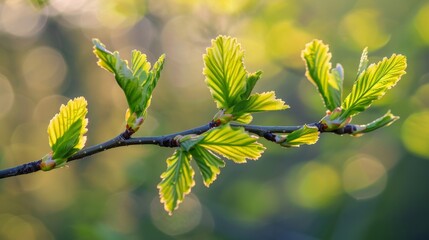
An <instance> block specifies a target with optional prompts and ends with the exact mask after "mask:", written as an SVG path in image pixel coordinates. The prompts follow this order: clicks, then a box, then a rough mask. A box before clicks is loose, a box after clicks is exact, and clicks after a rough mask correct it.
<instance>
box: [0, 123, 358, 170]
mask: <svg viewBox="0 0 429 240" xmlns="http://www.w3.org/2000/svg"><path fill="white" fill-rule="evenodd" d="M319 125H320V124H319V123H310V124H307V126H316V127H318V129H319V131H320V132H332V133H335V134H339V135H342V134H351V133H352V132H353V131H352V130H353V129H355V128H356V126H355V125H352V124H349V125H346V126H345V127H343V128H341V129H337V130H335V131H324V130H323V129H322V128H321V127H320V126H319ZM218 126H219V124H218V123H215V122H210V123H208V124H205V125H202V126H199V127H196V128H192V129H188V130H185V131H182V132H177V133H172V134H168V135H162V136H152V137H136V138H131V137H130V134H129V132H127V131H125V132H123V133H121V134H119V135H118V136H116V137H115V138H113V139H111V140H108V141H106V142H104V143H101V144H97V145H94V146H90V147H86V148H84V149H82V150H80V151H79V152H77V153H76V154H74V155H73V156H71V157H70V158H69V159H68V160H67V162H70V161H74V160H80V159H84V158H86V157H88V156H91V155H94V154H97V153H100V152H103V151H106V150H108V149H111V148H117V147H123V146H129V145H158V146H160V147H171V148H173V147H178V146H179V143H178V142H177V141H176V137H177V136H179V135H181V136H184V135H188V134H197V135H198V134H202V133H204V132H207V131H208V130H210V129H211V128H214V127H218ZM231 126H232V127H243V128H244V129H245V130H246V131H248V132H250V133H253V134H256V135H258V136H260V137H264V138H265V139H267V140H269V141H274V137H275V135H274V133H291V132H293V131H295V130H298V129H300V128H301V127H303V125H299V126H259V125H243V124H235V123H234V124H231ZM40 163H41V160H36V161H33V162H29V163H25V164H22V165H18V166H15V167H12V168H8V169H4V170H0V178H7V177H14V176H18V175H23V174H28V173H33V172H37V171H39V170H41V169H40Z"/></svg>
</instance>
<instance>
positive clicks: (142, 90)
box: [93, 39, 165, 117]
mask: <svg viewBox="0 0 429 240" xmlns="http://www.w3.org/2000/svg"><path fill="white" fill-rule="evenodd" d="M93 43H94V53H95V55H96V56H97V57H98V59H99V60H98V62H97V63H98V65H99V66H101V67H102V68H104V69H106V70H107V71H109V72H111V73H113V74H114V75H115V79H116V82H117V83H118V85H119V86H120V87H121V88H122V90H123V91H124V93H125V97H126V98H127V102H128V107H129V109H130V110H131V113H136V114H137V116H136V117H140V116H144V115H145V114H146V111H147V108H148V107H149V105H150V100H151V98H152V92H153V89H154V88H155V87H156V84H157V82H158V79H159V75H160V71H161V70H162V68H163V64H164V59H165V56H164V55H162V56H161V57H160V58H159V59H158V61H157V62H156V63H155V65H154V67H153V69H152V70H150V67H151V64H150V63H149V62H148V61H147V57H146V55H145V54H143V53H141V52H140V51H137V50H133V51H132V59H131V67H129V66H128V62H127V61H126V60H123V59H121V57H120V55H119V52H117V51H115V52H111V51H109V50H107V49H106V47H105V46H104V45H103V44H102V43H101V42H100V41H99V40H98V39H93Z"/></svg>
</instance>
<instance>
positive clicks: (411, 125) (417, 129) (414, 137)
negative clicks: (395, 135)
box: [402, 111, 429, 159]
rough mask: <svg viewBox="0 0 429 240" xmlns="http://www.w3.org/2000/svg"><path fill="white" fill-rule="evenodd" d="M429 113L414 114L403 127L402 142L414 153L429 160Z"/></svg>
mask: <svg viewBox="0 0 429 240" xmlns="http://www.w3.org/2000/svg"><path fill="white" fill-rule="evenodd" d="M428 123H429V111H423V112H418V113H414V114H412V115H411V116H409V117H408V118H407V119H406V120H405V122H404V124H403V125H402V141H403V142H404V145H405V147H406V148H407V149H408V150H409V151H410V152H412V153H414V154H417V155H419V156H421V157H424V158H427V159H429V128H428V127H427V126H426V125H427V124H428Z"/></svg>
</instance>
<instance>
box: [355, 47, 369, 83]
mask: <svg viewBox="0 0 429 240" xmlns="http://www.w3.org/2000/svg"><path fill="white" fill-rule="evenodd" d="M368 63H369V60H368V48H365V49H363V51H362V55H361V57H360V62H359V68H358V73H357V75H358V76H359V75H360V74H361V73H362V72H363V71H365V69H366V68H367V67H368Z"/></svg>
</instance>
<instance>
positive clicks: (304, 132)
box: [280, 125, 320, 147]
mask: <svg viewBox="0 0 429 240" xmlns="http://www.w3.org/2000/svg"><path fill="white" fill-rule="evenodd" d="M319 134H320V132H319V130H318V129H317V127H314V126H308V125H304V126H303V127H302V128H300V129H298V130H295V131H293V132H291V133H290V134H288V135H287V136H286V141H284V142H283V143H280V144H281V145H282V146H284V147H299V146H300V145H303V144H307V145H311V144H315V143H316V142H317V140H319Z"/></svg>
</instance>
